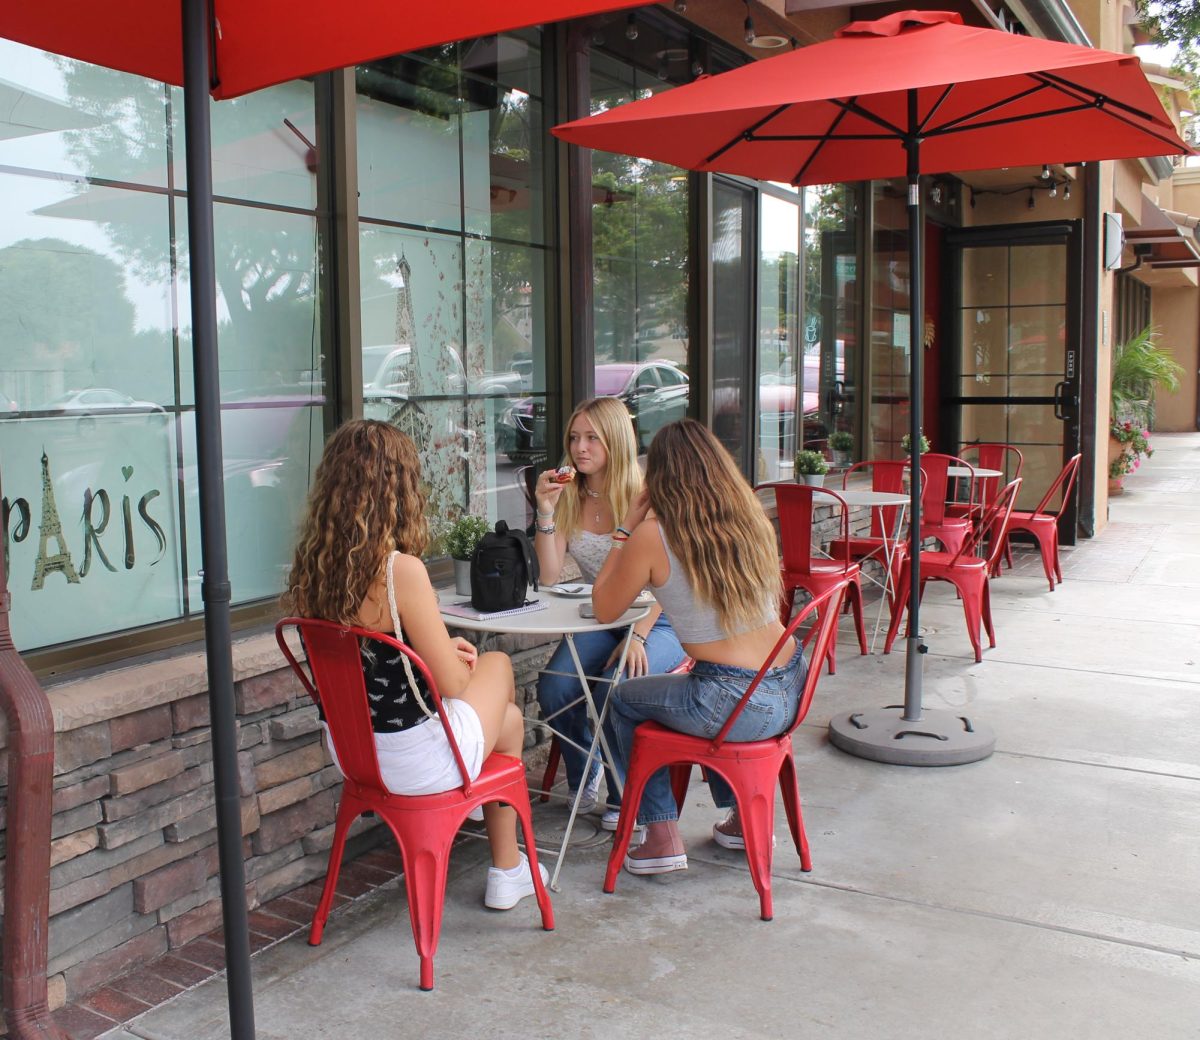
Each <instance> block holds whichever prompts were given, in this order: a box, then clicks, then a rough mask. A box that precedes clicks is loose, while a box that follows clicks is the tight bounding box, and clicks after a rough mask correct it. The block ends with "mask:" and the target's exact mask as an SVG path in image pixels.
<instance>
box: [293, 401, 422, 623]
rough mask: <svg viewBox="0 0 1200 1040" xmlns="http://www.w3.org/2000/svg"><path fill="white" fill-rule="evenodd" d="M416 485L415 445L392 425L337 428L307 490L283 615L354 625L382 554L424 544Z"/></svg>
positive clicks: (359, 423)
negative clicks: (287, 613)
mask: <svg viewBox="0 0 1200 1040" xmlns="http://www.w3.org/2000/svg"><path fill="white" fill-rule="evenodd" d="M420 481H421V462H420V459H419V458H418V457H417V449H416V446H415V445H414V444H413V442H412V441H411V440H410V439H409V438H408V437H407V436H405V435H404V434H403V433H401V432H400V431H399V430H397V429H396V428H395V427H394V426H389V425H388V424H387V423H385V422H378V421H377V420H374V419H354V420H352V421H350V422H347V423H344V424H343V425H342V426H340V427H338V429H337V430H335V431H334V434H333V436H332V437H330V438H329V440H328V441H327V442H326V444H325V452H324V454H323V455H322V456H321V462H320V464H319V465H318V466H317V472H316V475H315V476H314V478H313V484H312V488H311V489H310V490H309V494H308V507H307V509H306V511H305V516H304V522H303V523H302V524H301V527H300V537H299V539H298V540H297V542H296V555H295V559H294V560H293V562H292V571H291V574H290V575H289V576H288V590H287V592H286V593H285V594H284V603H285V606H286V609H288V610H290V611H291V612H292V613H295V614H298V615H300V616H301V617H314V618H324V619H325V620H327V621H338V622H341V623H343V624H357V623H358V613H359V609H360V608H361V606H362V603H363V600H364V599H366V596H367V592H368V590H369V589H370V587H371V585H372V584H373V583H374V582H375V581H377V580H379V577H380V575H381V574H382V573H383V567H384V562H385V561H386V560H387V557H388V554H389V553H390V552H391V551H392V550H393V549H399V550H400V551H401V552H404V553H411V554H412V555H414V556H419V555H421V553H423V552H424V551H425V549H426V548H427V546H428V544H429V526H428V523H427V521H426V518H425V495H424V493H423V492H422V490H421V484H420Z"/></svg>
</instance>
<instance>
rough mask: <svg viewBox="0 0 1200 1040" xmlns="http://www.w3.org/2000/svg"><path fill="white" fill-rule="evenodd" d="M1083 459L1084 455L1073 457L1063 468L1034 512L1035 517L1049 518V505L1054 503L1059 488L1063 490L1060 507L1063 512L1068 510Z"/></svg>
mask: <svg viewBox="0 0 1200 1040" xmlns="http://www.w3.org/2000/svg"><path fill="white" fill-rule="evenodd" d="M1082 458H1083V455H1082V453H1081V454H1079V455H1073V456H1071V458H1070V460H1069V461H1068V462H1067V464H1066V465H1065V466H1063V468H1062V472H1061V473H1059V475H1058V476H1057V477H1055V478H1054V483H1053V484H1051V485H1050V490H1049V491H1047V492H1046V493H1045V494H1044V495H1043V496H1042V500H1041V501H1040V502H1039V503H1038V504H1037V508H1036V509H1035V510H1034V511H1033V512H1034V515H1037V514H1039V513H1040V514H1041V515H1043V516H1049V515H1050V510H1049V508H1048V507H1049V505H1050V503H1051V502H1052V501H1054V496H1055V495H1056V494H1057V493H1058V490H1059V488H1062V504H1061V505H1060V506H1059V507H1058V508H1059V511H1060V512H1061V511H1062V510H1063V509H1064V508H1066V505H1067V501H1068V500H1069V499H1070V497H1071V488H1073V487H1074V486H1075V476H1076V474H1078V472H1079V460H1080V459H1082Z"/></svg>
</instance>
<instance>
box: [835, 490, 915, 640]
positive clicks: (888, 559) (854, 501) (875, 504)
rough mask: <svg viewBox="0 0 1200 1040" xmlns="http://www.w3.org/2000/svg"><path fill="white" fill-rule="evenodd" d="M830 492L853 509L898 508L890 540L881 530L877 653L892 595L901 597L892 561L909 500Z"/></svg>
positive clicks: (894, 495) (857, 492)
mask: <svg viewBox="0 0 1200 1040" xmlns="http://www.w3.org/2000/svg"><path fill="white" fill-rule="evenodd" d="M830 490H831V491H833V492H834V493H835V494H838V495H840V496H841V498H842V501H843V502H845V503H846V505H848V506H850V507H851V508H859V509H885V508H887V507H889V506H893V507H897V508H896V522H895V524H894V525H893V527H892V533H891V537H889V536H888V532H887V529H886V528H885V527H884V525H883V524H880V525H879V529H880V530H881V531H883V555H884V560H883V567H884V572H883V573H884V578H883V591H884V595H883V597H882V598H881V599H880V602H879V611H878V613H877V614H876V615H875V630H874V631H873V632H872V633H871V653H874V652H875V640H876V639H878V638H879V625H880V623H881V622H882V620H883V607H884V604H885V603H887V601H888V593H891V594H892V595H893V596H895V595H898V594H899V590H897V589H893V588H892V557H893V556H894V555H895V552H896V546H897V544H898V543H899V541H900V537H901V532H902V531H903V530H904V517H905V512H906V510H907V509H908V504H909V496H908V495H906V494H903V493H901V492H899V491H873V490H871V489H870V488H866V487H854V486H853V485H851V486H850V487H848V488H830ZM872 580H874V579H872Z"/></svg>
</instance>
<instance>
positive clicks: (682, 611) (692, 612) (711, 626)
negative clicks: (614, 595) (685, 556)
mask: <svg viewBox="0 0 1200 1040" xmlns="http://www.w3.org/2000/svg"><path fill="white" fill-rule="evenodd" d="M658 533H659V536H660V537H661V538H662V543H663V548H664V549H666V550H667V562H668V563H670V565H671V573H670V575H669V576H668V577H667V580H666V582H665V583H664V584H662V585H659V586H655V585H651V586H650V591H651V592H653V593H654V598H655V599H656V600H658V603H659V606H661V607H662V608H663V613H664V614H666V615H667V619H668V620H669V621H670V622H671V627H672V628H673V629H675V634H676V635H677V636H678V637H679V641H680V642H681V643H715V642H716V641H717V640H719V639H728V638H729V637H730V636H734V635H738V634H739V633H740V632H749V631H752V630H753V629H755V628H758V627H759V625H767V624H770V623H771V621H772V620H774V619H775V617H776V614H775V607H774V606H773V605H771V604H765V605H764V608H763V618H762V621H761V622H759V624H758V625H749V626H747V627H746V628H742V629H738V631H737V632H726V631H725V629H724V628H722V627H721V621H720V619H719V618H718V617H717V611H716V608H715V607H710V606H709V605H708V604H707V603H701V602H700V600H699V599H697V598H696V594H695V593H694V592H693V591H692V587H691V586H690V585H689V584H688V582H687V575H686V574H685V573H684V570H683V564H682V563H680V562H679V559H678V557H677V556H676V555H675V554H674V553H673V552H671V547H670V546H669V545H668V544H667V536H666V535H665V534H663V530H662V527H661V526H660V527H659V529H658Z"/></svg>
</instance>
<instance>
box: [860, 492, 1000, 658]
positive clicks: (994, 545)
mask: <svg viewBox="0 0 1200 1040" xmlns="http://www.w3.org/2000/svg"><path fill="white" fill-rule="evenodd" d="M1020 487H1021V478H1020V477H1018V478H1017V479H1016V480H1013V481H1010V482H1009V483H1008V484H1006V485H1005V486H1004V490H1003V491H1001V492H1000V494H999V495H998V496H997V498H996V501H995V502H993V503H992V504H991V505H990V506H989V507H988V511H987V512H986V513H985V514H984V516H983V519H982V520H981V521H980V522H979V523H977V524H976V525H975V527H974V530H972V532H971V534H970V537H969V538H968V539H967V540H966V541H965V542H963V544H962V546H960V547H959V549H958V550H957V551H956V552H954V553H949V552H922V553H921V588H920V590H919V594H920V595H922V596H923V595H924V594H925V583H926V582H928V581H948V582H950V583H951V584H952V585H954V587H955V588H956V589H957V590H958V594H959V596H960V597H961V599H962V605H963V614H964V615H966V619H967V635H968V637H970V640H971V646H972V647H973V648H974V650H975V660H976V661H982V660H983V648H982V646H981V643H980V639H979V628H980V622H981V621H982V623H983V627H984V628H986V629H987V634H988V645H989V646H995V645H996V631H995V629H994V628H993V627H992V601H991V592H990V589H989V586H988V577H989V576H990V575H991V573H992V568H993V567H994V566H995V564H996V561H997V560H998V559H999V558H1000V553H1001V551H1002V550H1003V548H1004V539H1005V538H1006V537H1007V535H1008V521H1009V517H1010V516H1011V515H1012V507H1013V502H1015V501H1016V498H1017V492H1018V490H1020ZM985 540H986V541H987V542H988V550H987V555H986V556H984V555H983V554H982V553H981V552H977V550H979V549H981V548H982V546H983V543H984V541H985ZM911 570H912V558H911V557H909V558H907V559H905V561H904V564H903V566H902V567H901V568H900V590H901V593H902V594H901V595H900V596H898V597H897V600H896V604H895V606H894V607H893V609H892V621H891V624H890V625H889V626H888V634H887V639H886V640H885V641H884V644H883V652H884V653H885V654H889V653H891V652H892V643H893V642H895V639H896V633H897V632H898V631H899V629H900V619H901V618H902V617H903V616H904V613H905V611H907V610H908V597H907V596H905V595H903V590H904V589H906V588H907V587H908V583H909V580H910V579H909V574H910V572H911Z"/></svg>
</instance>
